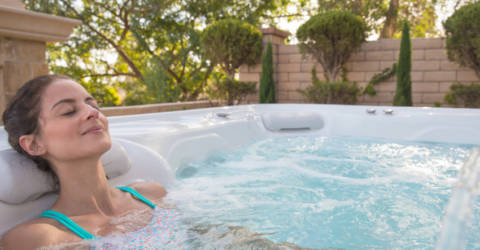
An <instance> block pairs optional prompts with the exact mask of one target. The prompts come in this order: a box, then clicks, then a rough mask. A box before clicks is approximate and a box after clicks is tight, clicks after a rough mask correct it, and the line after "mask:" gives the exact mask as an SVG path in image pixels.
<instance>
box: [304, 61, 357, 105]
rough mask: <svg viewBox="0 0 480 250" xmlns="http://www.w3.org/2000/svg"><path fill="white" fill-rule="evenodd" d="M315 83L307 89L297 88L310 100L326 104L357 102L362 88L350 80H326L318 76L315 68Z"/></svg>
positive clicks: (313, 75) (313, 74)
mask: <svg viewBox="0 0 480 250" xmlns="http://www.w3.org/2000/svg"><path fill="white" fill-rule="evenodd" d="M312 79H313V84H312V85H310V86H308V87H307V88H306V89H305V90H297V91H298V92H299V93H301V94H302V95H303V96H305V97H306V98H307V100H308V101H309V102H313V103H326V104H355V103H357V97H358V96H359V95H360V93H361V89H360V88H359V87H358V86H357V84H355V83H350V82H348V81H341V82H326V81H320V80H319V79H318V78H317V75H316V71H315V69H313V70H312Z"/></svg>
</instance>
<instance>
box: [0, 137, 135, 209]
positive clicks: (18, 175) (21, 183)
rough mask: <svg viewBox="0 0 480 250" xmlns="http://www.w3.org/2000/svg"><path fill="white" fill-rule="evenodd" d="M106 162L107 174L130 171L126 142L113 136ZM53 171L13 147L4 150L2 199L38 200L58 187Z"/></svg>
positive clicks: (0, 160) (17, 201)
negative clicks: (42, 166) (119, 140)
mask: <svg viewBox="0 0 480 250" xmlns="http://www.w3.org/2000/svg"><path fill="white" fill-rule="evenodd" d="M101 160H102V164H103V167H104V169H105V174H106V176H107V178H109V179H111V178H115V177H117V176H120V175H122V174H124V173H126V172H127V171H128V170H129V169H130V167H131V163H130V160H129V158H128V156H127V152H126V151H125V149H124V148H123V146H122V145H121V144H120V143H118V142H116V141H115V140H112V147H111V148H110V150H109V151H107V152H106V153H105V154H103V156H102V158H101ZM53 184H54V183H53V180H52V178H51V176H50V175H48V174H47V173H45V172H44V171H41V170H40V169H38V168H37V166H36V165H35V163H34V162H33V161H32V160H30V159H28V158H26V157H25V156H23V155H21V154H19V153H17V152H16V151H14V150H13V149H6V150H2V151H0V201H1V202H5V203H7V204H13V205H16V204H21V203H24V202H27V201H31V200H36V199H38V198H39V197H40V196H42V195H44V194H46V193H48V192H52V191H55V190H54V185H53Z"/></svg>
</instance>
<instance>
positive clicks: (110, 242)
mask: <svg viewBox="0 0 480 250" xmlns="http://www.w3.org/2000/svg"><path fill="white" fill-rule="evenodd" d="M118 189H120V190H122V191H125V192H128V193H130V194H132V195H133V196H134V197H136V198H137V199H139V200H140V201H142V202H144V203H145V204H147V205H149V206H150V207H152V208H153V209H154V213H153V218H152V221H151V222H150V223H149V224H148V225H147V226H145V227H144V228H142V229H140V230H137V231H134V232H129V233H126V234H112V235H109V236H106V237H96V236H94V235H92V234H91V233H89V232H87V231H86V230H85V229H83V228H81V227H80V226H78V224H76V223H75V222H74V221H72V220H71V219H69V218H68V217H67V216H65V215H64V214H62V213H59V212H57V211H53V210H46V211H45V212H43V213H42V214H41V215H40V217H48V218H52V219H55V220H57V221H58V222H60V223H61V224H63V225H64V226H66V227H67V228H68V229H70V230H71V231H72V232H74V233H75V234H77V235H78V236H80V237H81V238H82V239H87V240H93V241H92V242H91V243H92V244H91V249H97V248H99V249H152V248H157V249H158V248H162V249H165V248H168V249H181V248H184V246H183V244H182V241H184V240H185V237H184V234H182V230H181V229H182V228H181V225H180V223H178V218H177V217H178V212H176V211H175V210H172V209H161V208H158V207H157V206H156V205H155V204H153V203H152V202H151V201H149V200H148V199H146V198H145V197H144V196H142V195H141V194H139V193H138V192H137V191H135V190H134V189H132V188H130V187H118Z"/></svg>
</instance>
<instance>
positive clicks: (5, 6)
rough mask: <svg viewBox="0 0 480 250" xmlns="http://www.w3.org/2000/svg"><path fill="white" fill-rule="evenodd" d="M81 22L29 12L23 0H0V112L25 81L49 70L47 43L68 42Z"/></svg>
mask: <svg viewBox="0 0 480 250" xmlns="http://www.w3.org/2000/svg"><path fill="white" fill-rule="evenodd" d="M80 23H81V22H80V21H78V20H73V19H69V18H64V17H56V16H51V15H47V14H42V13H37V12H33V11H27V10H25V9H24V8H23V4H22V3H21V1H20V0H6V1H0V114H1V113H3V110H4V109H5V106H6V104H7V103H8V101H9V100H10V98H11V97H12V96H13V95H14V94H15V92H16V91H17V89H18V88H19V87H20V86H21V85H22V84H23V83H25V82H26V81H28V80H29V79H32V78H33V77H36V76H39V75H43V74H47V73H48V66H47V64H46V60H45V47H46V42H55V41H66V40H67V39H68V37H69V35H70V33H71V32H72V29H73V27H74V26H75V25H78V24H80Z"/></svg>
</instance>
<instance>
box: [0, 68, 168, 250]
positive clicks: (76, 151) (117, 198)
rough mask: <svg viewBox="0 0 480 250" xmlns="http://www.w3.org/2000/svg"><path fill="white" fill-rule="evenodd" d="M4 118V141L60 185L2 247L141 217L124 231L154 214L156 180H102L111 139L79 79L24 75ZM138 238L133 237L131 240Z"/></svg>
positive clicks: (63, 238) (109, 229)
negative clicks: (115, 183)
mask: <svg viewBox="0 0 480 250" xmlns="http://www.w3.org/2000/svg"><path fill="white" fill-rule="evenodd" d="M3 123H4V126H5V129H6V130H7V132H8V140H9V143H10V145H11V146H12V147H13V148H14V149H15V150H16V151H18V152H19V153H21V154H23V155H26V156H27V157H29V158H31V159H32V160H34V161H35V162H36V163H37V165H38V167H39V168H41V169H43V170H46V171H52V173H53V174H54V175H55V176H56V178H57V180H58V184H59V188H60V191H59V196H58V200H57V201H56V202H55V203H54V204H53V206H52V207H51V208H50V209H49V210H47V211H46V212H44V213H43V214H42V216H41V217H40V218H37V219H34V220H32V221H29V222H27V223H24V224H21V225H18V226H16V227H14V228H13V229H11V230H10V231H9V232H7V233H6V234H5V235H4V237H3V238H2V245H3V247H4V249H16V250H17V249H35V248H38V247H44V246H52V245H58V244H61V243H71V242H80V241H82V238H83V239H92V238H103V237H105V236H106V235H109V234H112V233H125V231H126V229H125V226H122V225H123V224H124V223H122V222H118V218H119V217H122V216H124V215H126V214H128V213H131V212H136V213H137V212H138V213H139V214H143V217H145V218H146V219H145V220H144V221H143V222H142V223H140V225H134V226H132V225H131V224H130V225H129V226H128V227H127V228H128V230H133V229H139V228H142V227H144V226H145V225H146V224H148V222H149V221H151V220H155V218H156V216H157V215H156V212H155V211H157V210H159V209H153V210H152V207H153V208H154V207H155V204H153V203H151V202H150V201H159V200H161V199H162V197H164V196H165V194H166V191H165V189H164V188H163V187H162V186H161V185H160V184H157V183H153V182H144V183H136V184H133V185H131V186H130V188H128V187H127V188H123V189H122V190H121V189H119V188H113V187H110V186H109V184H108V182H107V179H106V177H105V173H104V170H103V167H102V163H101V161H100V156H101V155H102V154H103V153H105V152H106V151H107V150H108V149H109V148H110V146H111V142H110V134H109V130H108V121H107V119H106V118H105V116H104V115H103V114H102V113H101V112H100V111H99V108H98V105H97V103H96V101H95V99H94V98H92V96H90V95H89V94H88V93H87V91H86V90H85V89H84V88H83V87H82V86H81V85H80V84H78V83H76V82H74V81H73V80H72V79H70V78H68V77H65V76H58V75H46V76H40V77H37V78H35V79H33V80H30V81H28V82H27V83H25V85H24V86H22V87H21V88H20V89H19V90H18V92H17V94H16V95H15V97H14V98H13V100H12V101H11V103H10V104H9V106H8V107H7V109H6V111H5V112H4V114H3ZM135 191H136V192H135ZM65 217H67V218H65ZM140 217H142V216H140ZM116 218H117V220H115V219H116ZM69 220H71V222H73V223H70V222H68V221H69ZM137 220H138V218H136V219H134V221H135V222H136V221H137ZM157 220H160V221H159V223H161V220H162V219H158V218H157ZM131 222H132V221H130V223H131ZM134 224H135V223H134ZM137 224H138V223H137ZM135 227H138V228H135ZM142 237H143V236H142ZM137 238H139V237H138V235H137V236H133V237H132V242H131V243H132V244H133V247H135V246H134V245H135V244H137V243H135V242H134V241H135V239H137Z"/></svg>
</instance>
